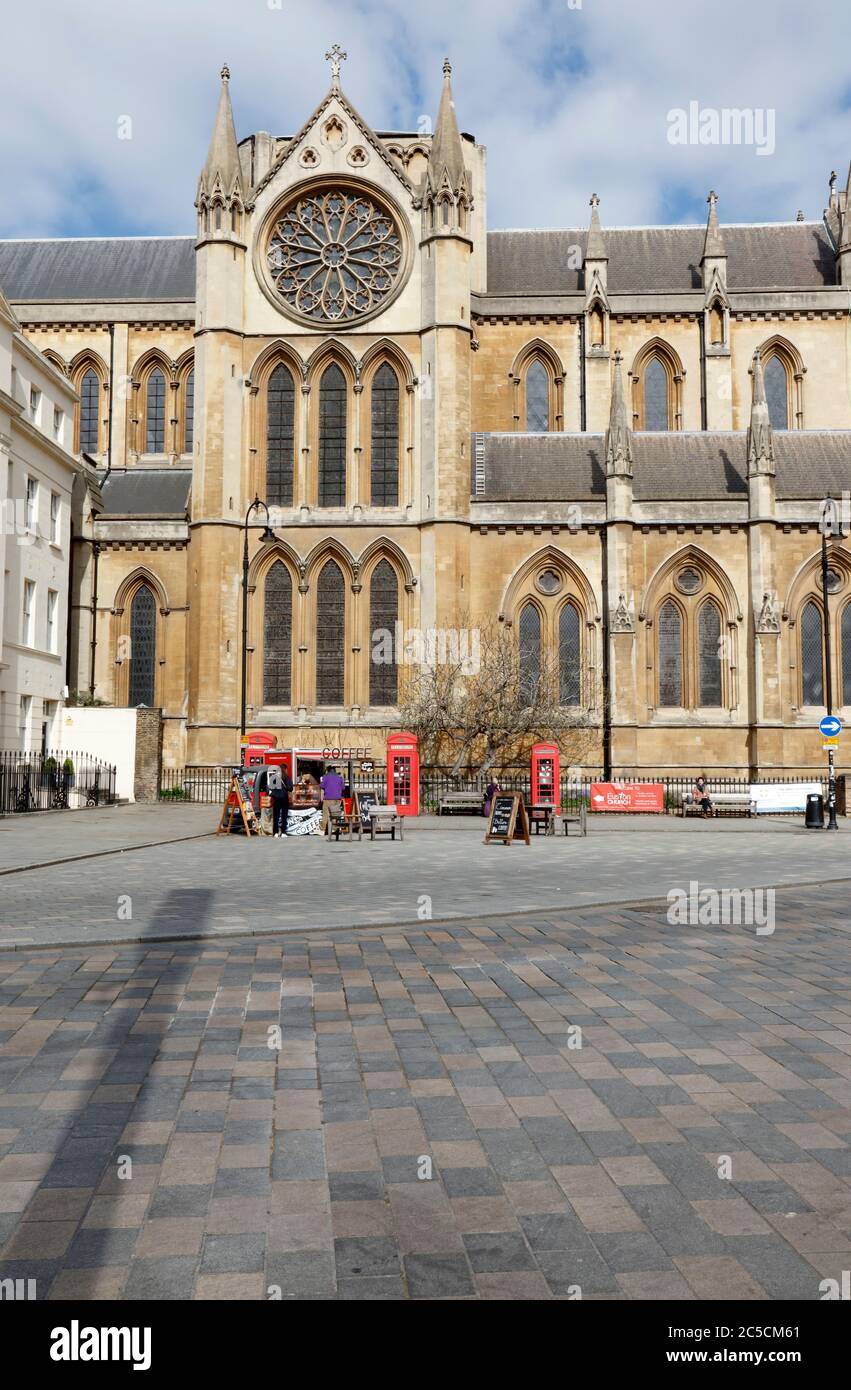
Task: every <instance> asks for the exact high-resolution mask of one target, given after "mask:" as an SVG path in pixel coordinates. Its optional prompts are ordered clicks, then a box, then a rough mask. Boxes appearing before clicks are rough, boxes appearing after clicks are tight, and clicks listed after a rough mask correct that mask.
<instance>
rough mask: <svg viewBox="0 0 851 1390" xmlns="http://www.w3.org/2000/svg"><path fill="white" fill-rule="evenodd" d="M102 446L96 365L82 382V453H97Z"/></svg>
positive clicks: (84, 375) (98, 382) (90, 368)
mask: <svg viewBox="0 0 851 1390" xmlns="http://www.w3.org/2000/svg"><path fill="white" fill-rule="evenodd" d="M99 448H100V381H99V379H98V374H97V372H96V371H95V369H94V367H89V368H87V370H86V371H85V372H84V373H83V379H82V381H81V382H80V453H81V454H96V453H97V452H98V449H99Z"/></svg>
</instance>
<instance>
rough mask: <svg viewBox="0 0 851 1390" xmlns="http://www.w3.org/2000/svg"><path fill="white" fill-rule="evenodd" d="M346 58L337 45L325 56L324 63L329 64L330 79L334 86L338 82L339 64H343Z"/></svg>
mask: <svg viewBox="0 0 851 1390" xmlns="http://www.w3.org/2000/svg"><path fill="white" fill-rule="evenodd" d="M348 56H349V55H348V53H344V52H343V50H342V48H341V47H340V45H339V44H338V43H335V44H334V47H333V48H332V49H330V50H329V51H328V52H327V53H326V54H325V61H326V62H328V63H330V64H331V77H332V79H333V81H334V83H335V84H336V83H337V82H339V80H340V64H341V63H344V62H345V61H346V59H347V58H348Z"/></svg>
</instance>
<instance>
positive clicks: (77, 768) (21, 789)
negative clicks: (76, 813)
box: [0, 748, 115, 816]
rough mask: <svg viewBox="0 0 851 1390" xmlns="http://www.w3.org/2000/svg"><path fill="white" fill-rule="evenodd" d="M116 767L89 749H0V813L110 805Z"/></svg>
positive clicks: (113, 796)
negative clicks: (81, 750)
mask: <svg viewBox="0 0 851 1390" xmlns="http://www.w3.org/2000/svg"><path fill="white" fill-rule="evenodd" d="M114 801H115V768H114V766H112V765H111V764H110V763H104V762H101V761H100V759H99V758H93V757H91V755H90V754H88V753H73V752H69V751H68V750H67V749H64V748H63V749H61V750H60V751H58V752H50V751H48V752H46V753H17V752H4V751H2V750H0V815H3V816H6V815H15V814H17V813H20V812H24V811H66V810H69V809H70V810H74V809H76V808H77V807H80V806H111V805H112V804H113V802H114Z"/></svg>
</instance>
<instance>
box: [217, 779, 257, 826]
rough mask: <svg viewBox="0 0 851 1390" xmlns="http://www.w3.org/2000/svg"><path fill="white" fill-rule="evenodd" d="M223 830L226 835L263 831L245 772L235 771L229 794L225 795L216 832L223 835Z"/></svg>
mask: <svg viewBox="0 0 851 1390" xmlns="http://www.w3.org/2000/svg"><path fill="white" fill-rule="evenodd" d="M223 831H224V833H225V834H226V835H232V834H234V833H237V834H240V835H259V834H260V833H261V830H260V825H259V823H258V821H257V817H256V816H255V814H254V807H253V806H252V804H251V793H250V791H249V789H248V779H247V778H246V777H245V774H244V773H241V772H237V771H234V774H233V776H232V777H231V779H230V786H229V788H228V794H227V796H226V797H225V804H224V806H223V807H222V815H221V819H220V821H219V826H218V829H217V831H216V834H217V835H221V834H222V832H223Z"/></svg>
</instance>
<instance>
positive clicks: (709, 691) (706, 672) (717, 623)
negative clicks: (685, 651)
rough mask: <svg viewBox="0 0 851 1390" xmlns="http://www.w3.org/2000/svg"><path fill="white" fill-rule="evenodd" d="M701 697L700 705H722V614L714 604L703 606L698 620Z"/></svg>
mask: <svg viewBox="0 0 851 1390" xmlns="http://www.w3.org/2000/svg"><path fill="white" fill-rule="evenodd" d="M697 641H698V663H699V678H700V696H699V699H698V704H700V705H703V706H705V707H706V708H711V709H715V708H717V707H720V705H721V614H720V612H719V611H718V608H717V606H716V605H715V604H714V603H709V602H707V603H704V604H703V605H702V606H701V609H700V613H699V614H698V620H697Z"/></svg>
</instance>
